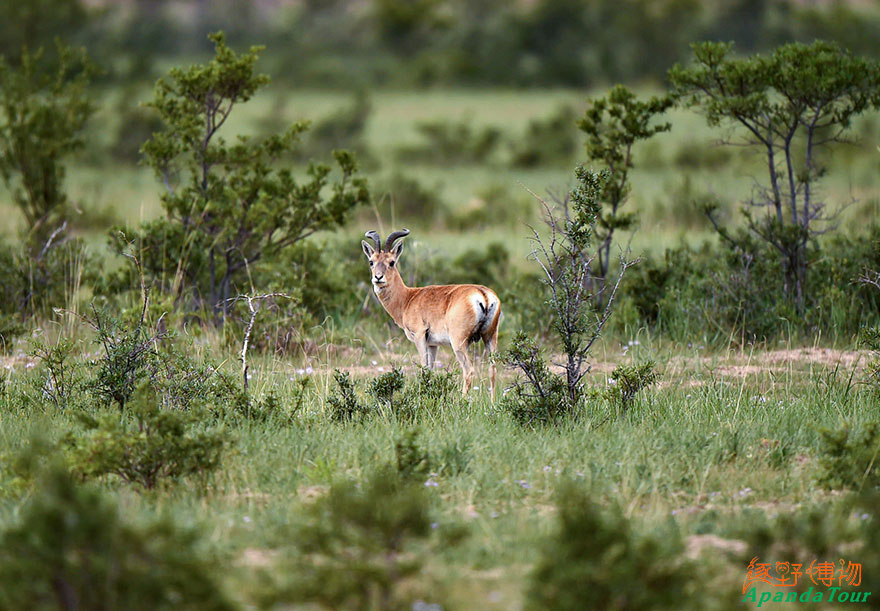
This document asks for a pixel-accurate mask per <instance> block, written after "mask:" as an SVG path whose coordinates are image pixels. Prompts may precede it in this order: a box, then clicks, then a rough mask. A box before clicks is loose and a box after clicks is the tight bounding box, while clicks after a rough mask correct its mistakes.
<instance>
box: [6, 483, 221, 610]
mask: <svg viewBox="0 0 880 611" xmlns="http://www.w3.org/2000/svg"><path fill="white" fill-rule="evenodd" d="M0 608H3V609H131V610H141V609H142V610H144V611H146V610H150V611H152V610H154V609H193V610H195V609H208V610H214V611H221V610H226V609H235V608H236V605H235V604H234V603H233V602H232V600H231V599H230V598H229V597H228V596H227V595H226V593H225V592H224V588H223V587H222V582H221V572H220V566H219V564H218V563H217V562H215V561H214V560H212V559H210V558H208V557H207V556H206V555H205V554H204V552H203V551H202V550H201V545H200V543H199V539H198V536H197V533H195V532H193V531H190V530H184V529H182V528H180V527H178V526H176V525H175V524H174V523H172V522H171V521H160V522H157V523H154V524H151V525H146V526H140V525H134V524H131V523H129V522H127V521H125V520H124V519H123V517H122V515H121V514H120V511H119V509H118V508H117V506H116V504H115V503H113V502H112V501H110V500H109V499H108V498H106V497H104V496H103V495H102V494H100V493H99V492H98V491H97V490H96V489H94V488H92V487H89V486H82V485H77V484H75V483H74V481H73V478H72V477H71V476H70V474H68V473H67V472H66V471H64V470H63V469H60V468H57V467H56V468H53V469H52V470H50V471H49V472H48V474H47V475H45V476H44V479H43V481H42V483H41V484H40V486H39V487H38V489H37V491H36V493H35V495H34V497H33V498H32V500H31V501H30V502H29V503H28V504H27V505H25V507H24V508H23V509H22V512H21V516H20V518H19V519H18V520H17V521H16V523H14V524H13V525H11V526H10V527H9V528H8V529H7V530H6V531H5V532H3V533H2V534H0Z"/></svg>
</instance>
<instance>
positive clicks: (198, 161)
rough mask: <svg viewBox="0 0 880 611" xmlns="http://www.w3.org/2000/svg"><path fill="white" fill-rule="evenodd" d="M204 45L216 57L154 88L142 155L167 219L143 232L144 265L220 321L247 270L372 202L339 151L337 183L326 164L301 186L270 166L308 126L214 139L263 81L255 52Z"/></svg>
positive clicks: (220, 39)
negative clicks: (159, 125) (160, 188)
mask: <svg viewBox="0 0 880 611" xmlns="http://www.w3.org/2000/svg"><path fill="white" fill-rule="evenodd" d="M210 39H211V40H212V41H213V42H214V45H215V56H214V58H213V59H212V60H211V61H210V62H209V63H207V64H205V65H196V66H191V67H189V68H174V69H172V70H171V72H170V76H169V78H166V79H162V80H160V81H159V83H158V84H157V85H156V91H155V98H154V100H153V102H152V103H151V106H153V107H154V108H155V109H156V110H157V111H158V112H159V115H160V116H161V118H162V120H163V121H164V122H165V125H166V128H165V131H163V132H160V133H158V134H155V135H154V136H153V138H151V139H150V140H149V141H148V142H147V143H146V144H145V145H144V147H143V152H144V155H145V158H146V161H147V163H148V164H149V165H150V166H151V167H152V168H153V169H154V170H155V172H156V175H157V176H158V177H159V178H160V179H161V180H162V182H163V183H164V185H165V187H166V192H165V193H164V194H163V196H162V205H163V207H164V208H165V211H166V213H167V219H164V220H162V221H159V222H155V223H153V224H148V225H147V226H145V227H144V228H143V229H144V235H143V236H142V237H141V240H142V246H144V247H146V249H147V250H149V251H150V252H148V253H145V257H144V258H145V268H146V269H147V271H149V272H150V275H151V276H152V279H153V280H155V281H158V282H162V281H164V283H165V286H166V288H167V289H170V290H173V291H174V292H175V294H176V296H177V297H178V298H182V297H183V296H184V295H186V294H190V293H191V294H192V300H193V306H194V307H196V308H199V307H201V306H203V305H207V306H208V307H209V308H211V309H212V310H213V312H214V313H215V321H216V322H218V323H222V322H223V319H224V317H225V315H226V314H227V313H228V312H229V310H230V308H231V307H232V305H233V302H232V301H230V297H231V296H232V295H234V294H237V293H241V292H243V291H240V290H236V287H237V285H238V284H239V283H240V281H241V279H242V278H243V277H244V276H245V274H246V271H247V268H248V266H249V265H250V266H253V264H254V263H256V262H258V261H260V260H266V259H271V258H272V257H273V256H275V255H277V254H278V253H280V252H281V251H282V250H284V249H286V248H289V247H290V246H292V245H293V244H295V243H297V242H299V241H300V240H303V239H305V238H306V237H308V236H310V235H311V234H313V233H315V232H316V231H319V230H322V229H329V228H332V227H336V226H340V225H342V224H343V223H344V222H345V220H346V218H347V215H348V213H349V212H350V211H351V210H352V209H353V208H354V207H355V206H357V205H358V204H361V203H364V202H366V201H367V200H368V198H369V196H368V191H367V188H366V183H365V182H364V181H363V180H362V179H359V178H355V177H354V175H355V173H356V170H357V166H356V163H355V161H354V159H353V157H352V156H351V155H350V154H349V153H347V152H344V151H334V156H335V158H336V162H337V166H338V177H337V178H336V179H335V180H331V176H330V175H331V168H330V167H329V166H326V165H320V164H310V165H309V167H308V169H307V170H306V172H305V173H304V175H305V178H304V180H303V181H302V182H301V181H300V179H298V178H297V177H295V174H294V172H293V171H292V170H289V169H282V168H279V167H277V165H276V162H277V161H278V159H280V158H281V157H283V156H287V155H288V154H290V153H291V152H292V150H293V149H294V148H295V146H296V143H297V140H298V138H299V136H300V134H301V133H302V132H303V131H305V130H306V129H307V127H308V126H307V124H306V123H296V124H294V125H293V126H291V127H290V129H288V130H287V131H286V132H284V133H283V134H280V135H275V136H271V137H268V138H266V139H265V140H262V141H255V140H252V139H249V138H246V137H243V136H239V137H238V139H237V140H236V142H235V143H234V144H229V143H227V142H226V141H225V140H224V139H223V138H222V137H220V136H219V132H220V129H221V128H222V127H223V125H224V124H225V123H226V121H227V120H228V118H229V116H230V114H231V113H232V110H233V109H234V108H235V107H236V106H237V105H238V104H241V103H244V102H247V101H248V100H249V99H250V98H251V97H253V95H254V94H255V93H256V92H257V90H258V89H260V88H261V87H262V86H264V85H265V84H266V83H268V81H269V78H268V77H267V76H265V75H260V74H256V73H255V72H254V66H255V64H256V62H257V59H258V57H259V52H260V51H261V47H252V48H251V49H250V51H249V52H247V53H243V54H241V55H238V54H236V53H235V52H234V51H232V50H231V49H229V48H228V47H227V46H226V42H225V37H224V35H223V34H222V33H216V34H212V35H211V36H210ZM328 190H329V193H328V192H327V191H328ZM169 283H170V284H169ZM242 288H243V287H242Z"/></svg>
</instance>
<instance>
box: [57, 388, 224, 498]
mask: <svg viewBox="0 0 880 611" xmlns="http://www.w3.org/2000/svg"><path fill="white" fill-rule="evenodd" d="M79 417H80V421H81V422H82V423H83V425H84V427H85V432H84V433H80V434H69V435H68V436H67V438H66V445H67V447H68V453H69V456H70V462H71V465H72V468H73V469H74V471H76V472H77V473H78V474H80V475H82V476H84V477H102V476H104V475H117V476H119V477H120V478H121V479H122V480H123V481H125V482H128V483H136V484H140V485H141V486H143V487H144V489H146V490H151V489H153V488H155V487H156V486H157V485H158V484H160V483H164V482H166V481H173V480H179V479H181V478H184V477H188V476H193V475H197V476H200V477H202V478H204V477H205V476H207V475H208V474H210V473H211V472H212V471H214V470H216V469H217V467H219V465H220V459H221V457H222V454H223V451H224V449H225V447H226V446H227V445H228V444H229V439H228V437H227V435H226V434H225V433H224V432H223V431H221V430H213V431H200V430H197V425H198V424H199V423H200V418H199V415H198V414H197V413H196V412H194V411H188V412H184V411H180V410H176V409H168V408H163V407H161V405H160V401H159V397H157V396H156V395H155V394H154V393H152V392H150V391H149V390H148V389H146V388H142V389H141V391H140V394H139V395H138V396H136V397H135V398H134V400H133V401H132V402H131V404H130V405H129V407H128V409H127V410H126V413H125V414H122V415H121V416H120V415H119V414H102V415H99V416H98V417H97V418H94V417H91V416H88V415H86V414H80V415H79Z"/></svg>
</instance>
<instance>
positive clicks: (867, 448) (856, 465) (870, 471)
mask: <svg viewBox="0 0 880 611" xmlns="http://www.w3.org/2000/svg"><path fill="white" fill-rule="evenodd" d="M819 433H820V434H821V436H822V448H821V450H820V452H821V453H820V454H819V474H818V476H817V481H818V483H819V484H820V485H822V486H825V487H826V488H829V489H839V488H854V489H856V490H861V489H872V488H874V487H876V486H877V485H878V484H880V462H878V458H880V424H878V423H877V422H869V423H867V424H865V425H863V426H861V427H859V428H857V429H855V428H851V427H850V426H849V425H844V426H843V427H842V428H839V429H827V428H823V429H820V430H819Z"/></svg>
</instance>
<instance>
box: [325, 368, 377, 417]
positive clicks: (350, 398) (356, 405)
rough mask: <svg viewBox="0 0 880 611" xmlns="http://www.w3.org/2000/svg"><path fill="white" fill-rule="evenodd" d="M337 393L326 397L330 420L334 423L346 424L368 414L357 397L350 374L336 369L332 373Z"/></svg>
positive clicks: (365, 407)
mask: <svg viewBox="0 0 880 611" xmlns="http://www.w3.org/2000/svg"><path fill="white" fill-rule="evenodd" d="M333 379H334V380H336V386H337V391H336V393H334V394H331V395H330V396H329V397H327V403H328V404H329V405H330V418H331V419H332V420H335V421H336V422H348V421H351V420H354V419H356V418H358V417H360V416H363V415H365V414H367V413H368V411H369V409H368V408H367V406H365V405H364V404H363V403H362V402H361V401H360V399H359V398H358V396H357V391H356V389H355V383H354V382H353V381H352V379H351V374H349V373H348V372H347V371H340V370H338V369H336V370H334V371H333Z"/></svg>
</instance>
